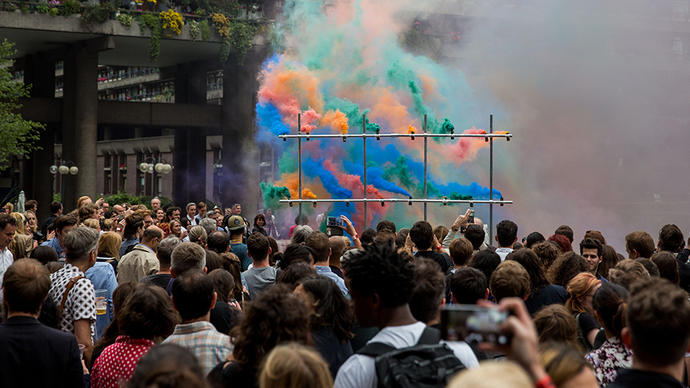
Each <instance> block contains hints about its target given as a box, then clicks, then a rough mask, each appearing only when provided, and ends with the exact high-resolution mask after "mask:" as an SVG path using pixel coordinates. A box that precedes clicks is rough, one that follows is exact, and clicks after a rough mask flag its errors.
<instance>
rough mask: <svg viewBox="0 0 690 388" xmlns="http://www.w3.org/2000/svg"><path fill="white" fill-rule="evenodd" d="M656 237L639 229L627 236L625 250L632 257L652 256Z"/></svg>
mask: <svg viewBox="0 0 690 388" xmlns="http://www.w3.org/2000/svg"><path fill="white" fill-rule="evenodd" d="M654 250H655V247H654V239H653V238H652V236H651V235H650V234H649V233H647V232H642V231H637V232H632V233H629V234H627V235H626V236H625V251H626V252H627V253H628V257H629V258H631V259H633V260H634V259H637V258H639V257H644V258H650V257H652V255H653V254H654Z"/></svg>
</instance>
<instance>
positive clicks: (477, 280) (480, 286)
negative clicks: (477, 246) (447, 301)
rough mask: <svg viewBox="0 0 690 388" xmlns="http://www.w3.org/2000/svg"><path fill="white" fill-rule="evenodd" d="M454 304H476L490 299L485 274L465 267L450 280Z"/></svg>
mask: <svg viewBox="0 0 690 388" xmlns="http://www.w3.org/2000/svg"><path fill="white" fill-rule="evenodd" d="M449 283H450V293H451V299H452V301H453V304H476V303H477V301H478V300H482V299H488V298H489V284H488V282H487V280H486V276H485V275H484V273H483V272H482V271H480V270H478V269H476V268H472V267H463V268H460V269H458V270H457V271H455V273H454V274H452V275H451V276H450V278H449Z"/></svg>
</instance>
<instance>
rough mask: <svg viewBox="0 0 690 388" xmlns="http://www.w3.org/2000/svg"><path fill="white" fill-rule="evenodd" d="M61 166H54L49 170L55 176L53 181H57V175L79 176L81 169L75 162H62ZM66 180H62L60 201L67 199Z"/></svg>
mask: <svg viewBox="0 0 690 388" xmlns="http://www.w3.org/2000/svg"><path fill="white" fill-rule="evenodd" d="M59 163H60V165H59V166H57V165H54V164H53V165H52V166H50V167H49V168H48V171H49V172H50V174H51V175H53V179H56V175H57V174H60V175H67V174H69V175H77V174H79V167H77V166H76V165H75V163H74V162H72V161H71V160H60V162H59ZM63 179H64V178H61V179H60V201H63V200H64V197H65V184H64V181H63Z"/></svg>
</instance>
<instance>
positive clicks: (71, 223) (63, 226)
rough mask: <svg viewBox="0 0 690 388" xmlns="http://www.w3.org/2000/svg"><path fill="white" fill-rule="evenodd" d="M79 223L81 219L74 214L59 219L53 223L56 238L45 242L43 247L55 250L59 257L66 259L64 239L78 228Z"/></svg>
mask: <svg viewBox="0 0 690 388" xmlns="http://www.w3.org/2000/svg"><path fill="white" fill-rule="evenodd" d="M78 222H79V219H78V218H77V216H75V215H74V214H66V215H64V216H59V217H57V218H56V219H55V221H54V222H53V226H54V228H55V237H53V238H51V239H50V240H47V241H45V242H44V243H43V244H41V245H42V246H48V247H51V248H53V249H55V252H56V253H57V254H58V257H59V258H61V259H62V258H64V257H65V253H64V250H63V246H64V245H63V242H62V239H63V237H64V236H65V234H67V233H68V232H69V231H70V230H72V229H74V228H75V227H76V226H77V223H78Z"/></svg>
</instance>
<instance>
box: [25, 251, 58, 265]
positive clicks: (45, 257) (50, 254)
mask: <svg viewBox="0 0 690 388" xmlns="http://www.w3.org/2000/svg"><path fill="white" fill-rule="evenodd" d="M29 258H31V259H36V260H38V261H39V262H40V263H41V264H43V265H46V264H48V263H50V262H51V261H57V260H58V257H57V253H55V250H54V249H53V248H51V247H36V248H34V249H33V250H32V251H31V254H30V255H29Z"/></svg>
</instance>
